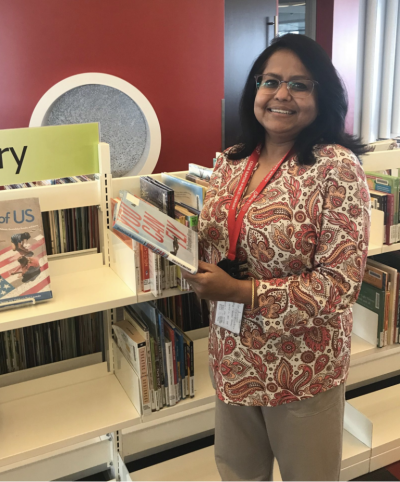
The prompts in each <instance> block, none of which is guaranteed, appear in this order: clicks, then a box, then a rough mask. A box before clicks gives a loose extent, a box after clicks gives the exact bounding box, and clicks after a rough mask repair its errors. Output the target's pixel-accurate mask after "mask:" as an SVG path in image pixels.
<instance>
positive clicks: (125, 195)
mask: <svg viewBox="0 0 400 482" xmlns="http://www.w3.org/2000/svg"><path fill="white" fill-rule="evenodd" d="M120 194H121V201H118V202H117V204H116V205H115V208H114V219H113V229H114V230H116V231H119V232H121V233H122V234H125V235H126V236H129V237H130V238H132V239H134V240H136V241H138V242H139V243H141V244H143V245H144V246H147V247H148V249H150V250H151V251H153V252H154V253H156V254H160V255H161V256H163V257H164V258H167V259H168V260H170V261H172V262H173V263H175V264H176V265H178V266H180V267H181V268H183V269H186V270H187V271H189V272H190V273H193V274H194V273H197V269H198V239H197V233H196V232H195V231H193V230H191V229H189V228H188V227H187V226H185V225H183V224H181V223H179V222H178V221H176V220H175V219H173V218H170V217H169V216H167V215H166V214H164V213H162V212H160V211H159V210H158V209H157V208H156V207H154V206H152V205H150V204H148V203H146V202H144V201H142V200H140V199H139V198H137V197H136V196H134V195H133V194H130V193H129V192H128V191H121V193H120Z"/></svg>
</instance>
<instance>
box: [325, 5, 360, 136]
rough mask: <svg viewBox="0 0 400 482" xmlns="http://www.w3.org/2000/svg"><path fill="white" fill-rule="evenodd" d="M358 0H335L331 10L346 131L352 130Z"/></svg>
mask: <svg viewBox="0 0 400 482" xmlns="http://www.w3.org/2000/svg"><path fill="white" fill-rule="evenodd" d="M359 7H360V0H335V8H334V11H333V44H332V62H333V65H334V66H335V67H336V69H337V70H338V72H339V73H340V75H341V77H342V79H343V82H344V84H345V86H346V89H347V93H348V96H349V110H348V111H347V117H346V131H347V132H349V133H350V134H352V133H353V132H354V99H355V94H356V75H357V56H358V22H359Z"/></svg>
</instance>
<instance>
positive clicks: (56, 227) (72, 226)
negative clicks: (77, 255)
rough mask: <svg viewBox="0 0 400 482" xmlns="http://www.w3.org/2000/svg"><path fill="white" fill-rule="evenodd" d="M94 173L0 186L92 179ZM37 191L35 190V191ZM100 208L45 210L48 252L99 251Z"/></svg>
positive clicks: (29, 186) (16, 186) (44, 226)
mask: <svg viewBox="0 0 400 482" xmlns="http://www.w3.org/2000/svg"><path fill="white" fill-rule="evenodd" d="M93 180H94V176H73V177H64V178H61V179H51V180H46V181H36V182H25V183H20V184H11V185H8V186H0V190H10V189H22V188H34V187H37V186H50V185H58V184H73V183H82V182H90V181H93ZM32 194H34V191H32ZM97 211H98V207H97V206H84V207H77V208H71V209H59V210H55V211H47V212H44V213H42V224H43V231H44V237H45V242H46V250H47V254H49V255H50V254H60V253H69V252H72V251H80V250H86V249H96V250H97V252H100V236H99V222H98V213H97Z"/></svg>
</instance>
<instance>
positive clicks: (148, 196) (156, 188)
mask: <svg viewBox="0 0 400 482" xmlns="http://www.w3.org/2000/svg"><path fill="white" fill-rule="evenodd" d="M140 197H141V198H142V199H144V200H145V201H147V202H148V203H150V204H152V205H153V206H155V207H157V208H158V209H159V210H160V211H161V212H163V213H164V214H167V215H168V216H170V217H173V216H174V203H175V200H174V190H173V189H171V188H170V187H168V186H167V185H166V184H163V183H162V182H159V181H157V180H155V179H153V178H152V177H150V176H141V177H140Z"/></svg>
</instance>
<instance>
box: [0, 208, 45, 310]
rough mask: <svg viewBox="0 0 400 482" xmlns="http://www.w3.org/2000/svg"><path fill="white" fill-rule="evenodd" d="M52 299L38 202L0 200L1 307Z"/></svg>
mask: <svg viewBox="0 0 400 482" xmlns="http://www.w3.org/2000/svg"><path fill="white" fill-rule="evenodd" d="M52 297H53V295H52V291H51V286H50V273H49V265H48V262H47V253H46V244H45V239H44V236H43V226H42V215H41V211H40V206H39V199H37V198H29V199H18V200H13V201H0V308H6V307H13V306H16V305H19V304H23V303H32V302H33V301H35V302H38V301H44V300H48V299H50V298H52Z"/></svg>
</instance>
